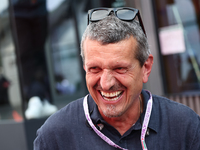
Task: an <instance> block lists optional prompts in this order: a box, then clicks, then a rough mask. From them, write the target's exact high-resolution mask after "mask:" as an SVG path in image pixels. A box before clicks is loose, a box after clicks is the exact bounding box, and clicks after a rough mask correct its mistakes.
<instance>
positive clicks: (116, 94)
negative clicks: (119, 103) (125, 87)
mask: <svg viewBox="0 0 200 150" xmlns="http://www.w3.org/2000/svg"><path fill="white" fill-rule="evenodd" d="M100 93H101V96H102V97H103V98H104V99H105V100H106V101H116V100H118V99H119V97H120V96H121V95H122V93H123V91H116V92H111V93H107V92H103V91H100Z"/></svg>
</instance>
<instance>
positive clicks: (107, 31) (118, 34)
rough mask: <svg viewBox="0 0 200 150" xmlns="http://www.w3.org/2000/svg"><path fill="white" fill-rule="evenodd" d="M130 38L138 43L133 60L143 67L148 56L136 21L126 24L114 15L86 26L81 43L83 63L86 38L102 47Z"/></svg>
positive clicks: (145, 44) (144, 38) (143, 37)
mask: <svg viewBox="0 0 200 150" xmlns="http://www.w3.org/2000/svg"><path fill="white" fill-rule="evenodd" d="M130 36H133V37H134V38H135V39H136V41H137V43H138V44H137V49H136V54H135V58H136V59H137V60H138V61H139V62H140V65H141V66H143V65H144V63H145V61H146V60H147V58H148V56H149V54H150V50H149V44H148V41H147V38H146V35H145V34H144V32H143V30H142V28H141V27H140V25H139V23H138V21H136V20H134V21H132V22H126V21H122V20H120V19H118V18H117V17H116V16H114V15H110V16H108V17H106V18H105V19H103V20H100V21H98V22H91V23H90V24H89V25H88V26H87V28H86V30H85V32H84V34H83V36H82V41H81V56H82V59H83V63H84V62H85V56H84V49H83V44H84V41H85V40H86V39H87V38H88V39H90V40H96V41H98V42H100V43H101V44H102V45H106V44H109V43H117V42H120V41H122V40H125V39H129V37H130Z"/></svg>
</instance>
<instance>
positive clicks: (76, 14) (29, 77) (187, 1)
mask: <svg viewBox="0 0 200 150" xmlns="http://www.w3.org/2000/svg"><path fill="white" fill-rule="evenodd" d="M124 6H126V7H134V8H137V9H139V10H140V13H141V16H142V19H143V23H144V26H145V29H146V32H147V37H148V41H149V44H150V49H151V52H152V54H153V55H154V66H153V69H152V73H151V75H150V78H149V81H148V83H146V84H144V88H145V89H148V90H150V91H151V92H152V93H153V94H157V95H161V96H165V97H168V98H170V99H171V100H174V101H177V102H180V103H183V104H185V105H187V106H189V107H190V108H191V109H193V110H194V111H196V112H197V113H198V114H199V115H200V1H199V0H149V1H146V0H1V2H0V149H2V150H32V149H33V140H34V139H35V137H36V130H37V129H38V128H39V127H40V126H41V125H42V124H43V123H44V121H45V120H46V119H47V117H48V116H49V115H51V114H52V113H54V112H55V111H57V110H58V109H60V108H62V107H64V106H65V105H66V104H68V103H69V102H71V101H73V100H76V99H77V98H80V97H83V96H84V95H86V94H87V93H88V91H87V88H86V84H85V73H84V70H83V68H82V60H81V57H80V41H81V36H82V34H83V32H84V30H85V28H86V26H87V10H88V9H91V8H94V7H124ZM75 111H76V110H75Z"/></svg>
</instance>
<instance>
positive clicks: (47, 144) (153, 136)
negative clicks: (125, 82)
mask: <svg viewBox="0 0 200 150" xmlns="http://www.w3.org/2000/svg"><path fill="white" fill-rule="evenodd" d="M142 95H143V98H144V111H143V113H142V114H141V116H140V118H139V119H138V121H137V122H136V123H135V125H133V126H132V127H131V128H130V129H129V130H128V131H127V132H126V133H125V134H124V135H123V136H121V135H120V133H119V132H118V131H117V130H116V129H115V128H113V127H112V126H110V125H109V124H108V123H107V122H105V121H104V120H103V118H102V117H101V115H100V113H99V111H98V108H97V105H96V104H95V102H94V101H93V99H92V97H91V96H90V95H89V98H88V104H89V112H90V116H91V119H92V121H93V123H94V124H95V125H96V126H97V127H98V128H99V130H100V131H101V132H102V133H103V134H104V135H106V136H107V137H108V138H110V139H111V140H112V141H113V142H114V143H116V144H117V145H119V146H120V147H123V148H126V149H129V150H142V146H141V141H140V136H141V128H142V122H143V119H144V114H145V111H146V105H147V102H148V99H149V94H148V93H147V92H146V91H144V90H143V91H142ZM100 127H102V128H100ZM145 141H146V145H147V148H148V150H169V149H170V150H200V118H199V116H198V115H197V114H196V113H195V112H194V111H193V110H191V109H190V108H189V107H187V106H184V105H182V104H179V103H176V102H173V101H171V100H169V99H167V98H164V97H160V96H156V95H153V107H152V113H151V117H150V121H149V125H148V132H147V134H146V137H145ZM34 149H35V150H58V149H59V150H66V149H67V150H116V148H114V147H112V146H110V145H108V144H107V143H106V142H105V141H103V140H102V139H101V138H100V137H99V136H98V135H97V134H96V133H95V132H94V131H93V129H92V128H91V127H90V126H89V124H88V122H87V121H86V118H85V114H84V110H83V98H81V99H79V100H76V101H74V102H72V103H70V104H68V105H67V106H65V107H64V108H62V109H61V110H59V111H58V112H56V113H55V114H54V115H52V116H51V117H49V118H48V119H47V121H46V122H45V123H44V125H43V126H42V127H41V128H40V129H39V130H38V131H37V138H36V139H35V141H34Z"/></svg>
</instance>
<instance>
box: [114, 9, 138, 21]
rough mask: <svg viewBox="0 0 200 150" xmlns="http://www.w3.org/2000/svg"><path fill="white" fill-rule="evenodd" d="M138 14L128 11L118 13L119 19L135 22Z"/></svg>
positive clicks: (122, 10) (123, 10) (121, 10)
mask: <svg viewBox="0 0 200 150" xmlns="http://www.w3.org/2000/svg"><path fill="white" fill-rule="evenodd" d="M136 14H137V12H136V11H133V10H128V9H120V10H118V11H117V17H118V18H120V19H122V20H133V19H134V18H135V16H136Z"/></svg>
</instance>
